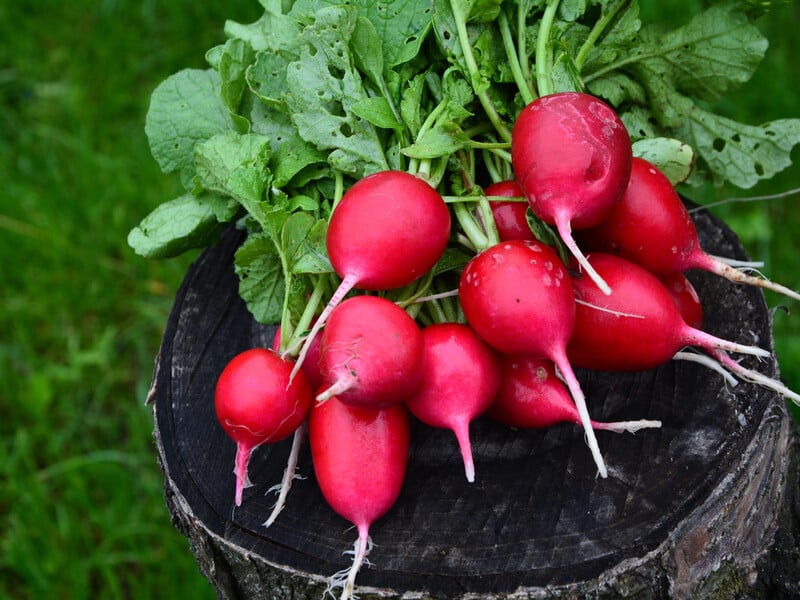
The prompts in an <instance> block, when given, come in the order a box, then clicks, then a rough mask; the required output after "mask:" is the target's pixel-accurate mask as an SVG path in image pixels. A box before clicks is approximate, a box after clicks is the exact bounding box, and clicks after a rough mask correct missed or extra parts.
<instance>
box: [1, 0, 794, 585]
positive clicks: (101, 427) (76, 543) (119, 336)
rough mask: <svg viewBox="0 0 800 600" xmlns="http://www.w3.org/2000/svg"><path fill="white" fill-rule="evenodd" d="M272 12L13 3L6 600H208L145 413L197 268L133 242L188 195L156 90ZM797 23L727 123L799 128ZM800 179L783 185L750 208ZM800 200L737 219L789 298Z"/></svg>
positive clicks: (6, 58)
mask: <svg viewBox="0 0 800 600" xmlns="http://www.w3.org/2000/svg"><path fill="white" fill-rule="evenodd" d="M644 4H648V5H649V4H651V3H644ZM660 6H661V7H662V8H663V9H664V10H668V9H669V6H670V3H668V2H665V3H662V4H660ZM676 6H686V3H677V4H676ZM683 10H684V12H683V14H684V15H685V14H686V13H685V9H683ZM259 14H260V6H259V5H258V3H257V2H256V1H255V0H235V1H233V2H225V3H216V4H215V3H192V2H188V1H176V2H154V1H152V0H144V1H142V2H131V1H124V0H101V1H95V2H90V1H88V0H78V1H76V2H73V3H62V2H52V1H44V2H40V3H32V4H31V3H21V2H7V3H2V4H0V39H2V40H3V42H4V43H3V44H2V45H0V105H1V106H2V111H0V181H2V182H3V186H2V188H0V264H2V265H3V267H2V290H3V291H2V294H0V332H2V335H1V336H0V411H2V414H3V418H2V419H0V515H1V516H0V519H1V520H0V597H4V598H15V599H21V600H26V599H33V598H44V597H56V598H70V599H80V598H104V599H106V598H111V599H116V598H155V597H159V598H172V597H191V598H195V599H202V598H212V597H213V591H212V589H211V587H210V586H209V585H208V583H207V582H206V580H205V579H204V578H203V577H202V576H201V575H200V574H199V572H198V569H197V566H196V564H195V562H194V559H193V557H192V555H191V553H190V552H189V549H188V543H187V541H186V540H185V538H183V537H182V536H181V535H180V534H178V533H177V532H176V531H175V530H174V529H173V528H172V525H171V524H170V522H169V516H168V513H167V510H166V507H165V505H164V502H163V497H162V492H161V486H162V481H163V479H162V475H161V472H160V471H159V469H158V467H157V465H156V461H155V451H154V447H153V441H152V437H151V432H152V419H151V415H150V410H149V409H148V408H146V407H145V406H144V398H145V395H146V392H147V388H148V386H149V384H150V379H151V375H152V367H153V360H154V357H155V354H156V352H157V349H158V344H159V342H160V336H161V331H162V328H163V325H164V323H165V321H166V317H167V313H168V311H169V308H170V305H171V302H172V298H173V296H174V293H175V291H176V289H177V287H178V285H179V283H180V281H181V278H182V276H183V273H184V272H185V270H186V267H187V266H188V264H189V261H190V260H191V259H192V258H193V257H192V256H185V257H182V258H180V259H177V260H171V261H164V262H158V261H145V260H144V259H141V258H139V257H137V256H135V255H134V254H133V252H132V251H131V250H130V249H129V248H128V246H127V243H126V236H127V233H128V230H129V229H130V228H131V227H132V226H133V225H135V224H136V223H137V222H138V221H139V220H140V219H141V217H142V216H144V215H145V214H147V212H149V210H150V209H151V208H152V207H154V206H155V205H156V204H157V203H158V202H160V201H161V200H164V199H167V198H171V197H173V196H174V195H176V194H177V193H178V192H179V187H178V184H177V182H176V181H175V180H174V179H172V178H168V177H165V176H163V175H162V174H161V173H160V172H159V171H158V167H157V165H156V164H155V161H154V160H153V159H152V157H151V156H150V154H149V150H148V147H147V143H146V140H145V137H144V132H143V122H144V114H145V111H146V108H147V102H148V99H149V94H150V92H151V91H152V89H153V88H154V87H155V86H156V85H157V84H158V83H159V82H160V81H161V80H162V79H164V78H165V77H166V76H168V75H170V74H171V73H173V72H175V71H177V70H179V69H181V68H184V67H202V66H204V59H203V55H204V52H205V51H206V50H207V49H208V48H210V47H211V46H212V45H214V44H216V43H218V42H220V41H222V39H223V34H222V25H223V23H224V20H225V19H227V18H231V19H234V20H241V21H249V20H253V19H255V18H257V17H258V15H259ZM675 15H676V21H678V22H680V21H682V20H683V16H682V15H681V14H679V13H678V12H677V11H676V12H675ZM797 17H798V9H797V8H796V7H795V6H794V5H784V6H780V7H779V8H777V9H776V11H775V13H774V14H773V15H771V16H769V17H767V18H766V19H764V20H763V23H762V24H763V26H764V29H765V31H767V33H768V36H769V38H770V39H771V40H772V41H773V48H772V50H771V51H770V53H769V54H768V59H767V61H766V62H765V64H764V65H763V67H762V69H761V70H760V71H759V73H758V74H757V76H756V80H755V81H754V82H752V83H751V84H750V85H748V86H746V87H745V89H743V90H742V91H741V93H738V94H736V95H734V96H732V97H731V98H730V100H729V101H728V102H727V104H726V110H728V111H729V112H730V113H731V114H732V115H734V116H738V117H740V118H741V119H742V120H746V121H750V122H761V121H764V120H769V119H774V118H779V117H786V116H800V115H798V114H797V105H796V103H795V96H794V94H792V93H791V92H790V91H789V89H790V86H791V85H793V82H794V81H796V80H797V79H798V77H797V75H798V72H797V67H796V64H795V63H793V58H792V57H794V56H797V55H798V41H797V39H796V38H795V37H794V36H793V35H792V34H793V32H792V28H793V25H792V24H793V23H796V22H797ZM798 180H800V178H798V177H797V175H796V169H795V170H789V171H787V172H785V173H783V174H781V175H780V176H779V177H777V178H776V179H775V180H773V181H771V182H768V183H765V184H764V185H763V186H759V188H758V189H757V190H754V191H750V192H749V193H769V192H774V191H781V190H785V189H788V188H791V187H797V186H798V184H799V181H798ZM707 193H708V194H709V196H713V197H718V196H724V195H726V194H727V195H730V194H731V193H732V191H731V190H710V191H708V192H707ZM736 193H737V194H738V193H740V192H738V191H737V192H736ZM798 201H800V199H798V198H796V197H795V198H787V199H784V200H779V201H771V202H770V203H768V204H762V203H759V204H756V205H742V204H737V205H734V206H731V207H729V208H727V209H725V211H724V213H723V214H725V216H726V218H727V219H729V222H730V223H732V224H733V226H734V229H735V230H736V231H738V232H740V234H741V235H742V237H743V240H744V241H745V243H746V245H747V247H748V249H749V250H750V252H751V254H752V255H753V256H754V257H756V258H760V259H763V260H765V261H766V262H767V265H768V267H767V269H766V272H767V273H768V274H769V275H770V276H771V277H773V278H774V279H776V280H778V281H781V282H783V283H786V284H788V285H789V286H791V287H795V288H800V258H798V256H797V251H796V247H795V246H794V243H793V240H792V238H791V235H793V232H794V231H796V228H797V225H798V220H800V210H797V208H796V206H795V204H796V203H797V202H798ZM770 300H771V302H773V303H774V304H777V303H778V302H779V300H777V299H772V298H771V299H770ZM798 328H800V325H798V322H797V320H796V317H795V316H790V315H785V314H782V313H777V314H776V318H775V329H776V339H777V345H778V353H779V356H780V359H781V363H782V367H783V373H784V376H785V378H786V380H787V382H789V384H790V386H791V387H793V388H794V389H800V368H799V367H798V366H796V365H800V336H798Z"/></svg>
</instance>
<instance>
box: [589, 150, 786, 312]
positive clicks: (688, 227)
mask: <svg viewBox="0 0 800 600" xmlns="http://www.w3.org/2000/svg"><path fill="white" fill-rule="evenodd" d="M580 241H581V244H582V245H583V246H584V247H585V248H587V249H588V250H597V251H602V252H609V253H611V254H618V255H619V256H622V257H624V258H627V259H628V260H631V261H633V262H635V263H638V264H640V265H641V266H643V267H644V268H645V269H647V270H648V271H650V272H652V273H655V274H657V275H666V274H669V273H680V272H684V271H688V270H689V269H700V270H703V271H708V272H710V273H714V274H716V275H720V276H722V277H725V278H727V279H729V280H730V281H733V282H736V283H744V284H748V285H755V286H759V287H762V288H766V289H770V290H772V291H775V292H778V293H781V294H784V295H786V296H789V297H791V298H794V299H796V300H798V299H800V294H798V293H797V292H795V291H793V290H790V289H788V288H786V287H784V286H782V285H779V284H776V283H773V282H771V281H769V280H767V279H761V278H759V277H753V276H752V275H747V274H745V273H744V272H742V271H740V270H738V269H736V268H734V267H732V266H731V265H729V264H727V263H726V262H724V261H723V260H720V259H719V258H716V257H713V256H711V255H709V254H706V253H705V252H704V251H703V249H702V248H701V247H700V240H699V238H698V237H697V228H696V227H695V224H694V221H693V220H692V217H691V215H690V214H689V211H688V210H687V208H686V206H685V205H684V204H683V202H682V201H681V198H680V196H679V195H678V192H677V191H676V190H675V188H674V187H673V185H672V183H671V182H670V181H669V179H667V176H666V175H664V173H663V172H661V171H660V170H659V169H658V167H656V166H655V165H653V164H652V163H650V162H648V161H647V160H645V159H643V158H638V157H637V158H634V159H633V166H632V169H631V175H630V181H629V182H628V187H627V189H626V190H625V193H624V194H623V196H622V200H621V201H620V202H619V204H617V206H616V207H615V208H614V209H613V210H612V211H611V212H610V213H609V215H608V216H607V217H606V219H605V220H604V221H603V222H602V223H600V224H598V225H597V226H596V227H593V228H592V229H590V230H588V231H584V232H582V233H581V236H580Z"/></svg>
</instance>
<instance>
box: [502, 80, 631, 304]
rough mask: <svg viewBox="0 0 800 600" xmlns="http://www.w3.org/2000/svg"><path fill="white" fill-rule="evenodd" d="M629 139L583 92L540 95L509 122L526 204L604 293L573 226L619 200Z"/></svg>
mask: <svg viewBox="0 0 800 600" xmlns="http://www.w3.org/2000/svg"><path fill="white" fill-rule="evenodd" d="M632 157H633V151H632V148H631V140H630V137H629V136H628V132H627V130H626V129H625V126H624V125H623V123H622V121H621V120H620V118H619V117H618V116H617V114H616V113H615V112H614V110H613V109H612V108H611V107H610V106H608V105H607V104H606V103H604V102H603V101H601V100H599V99H598V98H595V97H594V96H591V95H589V94H584V93H580V92H562V93H557V94H550V95H546V96H541V97H540V98H538V99H536V100H534V101H533V102H531V103H530V104H528V105H527V106H526V107H525V108H524V109H523V110H522V112H520V114H519V116H518V117H517V119H516V122H515V123H514V129H513V132H512V138H511V164H512V167H513V169H514V176H515V178H516V179H517V181H518V182H519V184H520V187H521V188H522V190H523V192H524V193H525V196H526V198H527V199H528V203H529V204H530V206H531V209H532V210H533V212H534V213H535V214H536V216H537V217H539V218H540V219H541V220H542V221H544V222H545V223H550V224H551V225H555V226H556V228H557V229H558V233H559V235H560V236H561V238H562V240H563V241H564V244H565V245H566V246H567V248H568V249H569V251H570V252H571V253H572V255H573V256H574V257H575V258H576V259H577V260H578V262H579V263H580V265H581V266H582V267H583V268H584V269H585V270H586V272H587V273H588V274H589V276H590V277H591V278H592V279H593V280H594V281H595V282H596V283H597V285H598V286H599V287H600V289H602V290H603V292H604V293H606V294H610V293H611V290H610V289H609V286H608V285H607V284H606V282H604V281H603V279H602V278H601V277H599V276H598V275H597V273H595V272H594V269H592V267H591V265H590V264H589V263H588V262H587V261H586V258H585V256H584V255H583V253H582V252H581V250H580V248H579V247H578V245H577V244H576V243H575V240H574V239H573V236H572V230H573V229H586V228H588V227H593V226H595V225H597V224H598V223H600V222H601V221H602V220H603V219H604V218H605V217H606V216H607V215H608V213H609V212H610V211H611V209H612V208H613V207H614V206H615V205H616V204H617V202H619V200H620V198H621V197H622V193H623V192H624V191H625V186H626V185H627V184H628V179H629V177H630V172H631V160H632Z"/></svg>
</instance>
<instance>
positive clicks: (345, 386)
mask: <svg viewBox="0 0 800 600" xmlns="http://www.w3.org/2000/svg"><path fill="white" fill-rule="evenodd" d="M357 383H358V380H357V379H356V378H355V377H345V378H339V379H337V380H336V381H334V382H333V383H332V384H331V385H329V386H328V387H327V388H325V389H324V390H322V391H321V392H320V393H319V394H317V398H316V399H317V402H320V403H322V402H327V401H328V400H330V399H331V398H333V397H334V396H338V395H339V394H343V393H344V392H346V391H347V390H350V389H352V388H353V387H355V385H356V384H357Z"/></svg>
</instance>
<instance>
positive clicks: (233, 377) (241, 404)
mask: <svg viewBox="0 0 800 600" xmlns="http://www.w3.org/2000/svg"><path fill="white" fill-rule="evenodd" d="M293 364H294V363H293V361H291V360H287V359H284V358H281V356H280V355H279V354H278V353H276V352H274V351H272V350H267V349H265V348H252V349H250V350H245V351H244V352H242V353H240V354H237V355H236V356H235V357H233V359H232V360H231V361H230V362H228V364H227V365H226V366H225V368H224V369H223V370H222V373H221V374H220V376H219V378H218V380H217V386H216V391H215V394H214V408H215V410H216V413H217V419H218V420H219V422H220V425H222V428H223V429H224V430H225V432H226V433H227V434H228V436H230V438H231V439H232V440H233V441H234V442H236V468H235V471H234V472H235V474H236V489H235V502H236V506H241V504H242V490H243V489H244V488H245V487H248V486H249V485H250V481H249V479H248V476H247V465H248V462H249V460H250V454H251V453H252V451H253V450H254V449H255V448H257V447H258V446H260V445H261V444H272V443H275V442H279V441H280V440H282V439H284V438H287V437H289V436H290V435H291V434H292V433H294V432H295V430H297V429H298V428H299V427H300V425H301V424H302V423H303V421H305V418H306V416H307V415H308V412H309V410H310V408H311V400H312V390H311V386H310V385H309V383H308V380H307V379H306V377H305V375H304V374H300V375H299V376H298V377H295V378H294V380H293V381H292V382H291V383H289V376H290V373H291V371H292V366H293Z"/></svg>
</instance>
